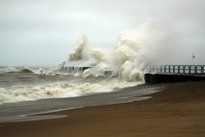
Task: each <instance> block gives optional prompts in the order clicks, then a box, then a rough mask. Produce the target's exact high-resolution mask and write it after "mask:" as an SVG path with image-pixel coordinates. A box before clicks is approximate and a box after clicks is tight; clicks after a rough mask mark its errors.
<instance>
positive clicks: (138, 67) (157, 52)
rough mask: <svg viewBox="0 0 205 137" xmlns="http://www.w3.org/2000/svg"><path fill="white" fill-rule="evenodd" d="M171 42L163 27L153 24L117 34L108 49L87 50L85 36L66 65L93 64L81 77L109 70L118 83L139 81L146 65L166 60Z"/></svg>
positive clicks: (156, 23)
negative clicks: (75, 63) (118, 80)
mask: <svg viewBox="0 0 205 137" xmlns="http://www.w3.org/2000/svg"><path fill="white" fill-rule="evenodd" d="M171 38H172V37H171V32H170V30H169V29H168V27H167V25H165V24H162V23H160V22H158V21H154V20H152V21H148V22H146V23H144V24H141V25H139V26H138V27H137V28H136V29H135V30H126V31H123V32H121V33H119V35H118V37H117V40H116V43H115V45H111V46H110V48H109V49H104V48H99V47H98V48H94V49H91V48H90V46H89V42H88V38H87V36H86V35H85V34H82V35H81V36H80V38H79V40H78V41H77V43H76V47H75V49H74V50H73V51H72V52H71V53H70V54H69V61H68V64H69V63H72V62H73V61H81V62H85V61H86V62H89V61H90V62H93V61H94V62H95V63H96V64H97V66H96V67H94V68H92V69H88V70H86V71H85V72H84V76H89V75H93V76H99V74H102V71H103V70H112V71H113V74H114V75H115V76H118V78H120V79H123V80H126V81H143V80H144V77H143V73H144V71H145V68H146V66H147V65H150V64H157V63H161V62H163V59H165V57H166V58H168V57H169V49H170V47H171V46H172V40H171ZM79 66H80V65H79ZM82 66H83V65H82Z"/></svg>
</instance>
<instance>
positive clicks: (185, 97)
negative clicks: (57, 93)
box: [0, 81, 205, 137]
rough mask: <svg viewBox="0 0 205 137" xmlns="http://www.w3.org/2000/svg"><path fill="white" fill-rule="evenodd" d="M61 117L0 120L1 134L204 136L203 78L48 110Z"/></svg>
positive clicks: (15, 136) (45, 136)
mask: <svg viewBox="0 0 205 137" xmlns="http://www.w3.org/2000/svg"><path fill="white" fill-rule="evenodd" d="M46 115H67V117H65V118H60V119H51V120H42V121H32V122H17V123H1V124H0V136H1V137H142V136H146V137H147V136H148V137H149V136H150V137H155V136H157V137H160V136H161V137H165V136H166V137H204V136H205V81H201V82H185V83H175V84H168V85H167V88H166V89H165V90H164V91H162V92H159V93H155V94H153V95H152V98H151V99H148V100H143V101H137V102H131V103H124V104H116V105H105V106H94V107H85V108H80V109H74V110H68V111H62V112H56V113H49V114H46Z"/></svg>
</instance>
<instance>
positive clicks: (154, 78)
mask: <svg viewBox="0 0 205 137" xmlns="http://www.w3.org/2000/svg"><path fill="white" fill-rule="evenodd" d="M144 77H145V82H146V83H149V84H156V83H168V82H169V83H173V82H184V81H201V80H205V75H202V74H150V73H147V74H145V76H144Z"/></svg>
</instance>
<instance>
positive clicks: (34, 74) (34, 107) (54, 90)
mask: <svg viewBox="0 0 205 137" xmlns="http://www.w3.org/2000/svg"><path fill="white" fill-rule="evenodd" d="M144 84H145V83H144V81H143V80H141V81H125V80H123V79H121V78H119V77H118V76H92V75H90V76H86V77H85V76H83V75H81V74H80V73H78V74H76V73H75V74H74V73H72V74H71V73H66V72H61V71H60V70H59V68H58V67H0V122H13V121H30V120H39V119H49V118H57V117H59V118H60V117H63V116H50V117H49V116H47V117H45V116H44V117H43V116H29V117H28V115H33V114H39V113H47V112H52V111H60V110H67V109H73V108H80V107H85V106H95V105H105V104H116V103H123V102H131V101H137V100H142V99H147V98H149V96H143V97H140V96H142V95H148V94H152V93H155V92H158V91H160V88H161V87H153V86H149V85H144Z"/></svg>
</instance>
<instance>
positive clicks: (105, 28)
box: [0, 0, 205, 66]
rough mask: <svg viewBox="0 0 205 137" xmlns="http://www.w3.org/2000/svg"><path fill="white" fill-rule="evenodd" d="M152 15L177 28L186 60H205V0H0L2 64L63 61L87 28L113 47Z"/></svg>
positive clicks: (98, 42)
mask: <svg viewBox="0 0 205 137" xmlns="http://www.w3.org/2000/svg"><path fill="white" fill-rule="evenodd" d="M150 18H157V19H159V20H161V21H164V22H166V23H167V24H169V25H170V28H172V29H173V32H175V34H176V39H177V41H178V43H177V44H176V45H177V46H176V47H177V49H178V50H177V51H176V53H174V54H175V55H176V56H177V57H178V58H179V60H180V63H183V60H185V61H184V62H185V63H189V62H190V61H191V54H192V53H194V54H195V56H196V58H195V60H194V61H195V63H197V64H205V55H204V54H205V38H204V36H205V1H204V0H0V66H8V65H10V66H31V65H32V66H33V65H39V66H42V65H57V64H58V63H59V62H60V61H61V60H67V58H68V53H69V52H70V51H71V50H72V49H73V48H74V45H75V43H76V40H77V38H78V37H79V36H80V34H81V32H82V31H83V32H84V33H85V34H86V35H87V37H88V39H89V42H90V45H92V46H101V47H109V46H112V45H113V44H114V43H115V41H116V36H117V35H118V33H119V32H121V31H123V30H126V29H129V30H131V29H135V28H136V27H137V25H139V24H141V23H143V22H146V20H148V19H150ZM176 63H179V62H177V61H176ZM190 63H191V62H190Z"/></svg>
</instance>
